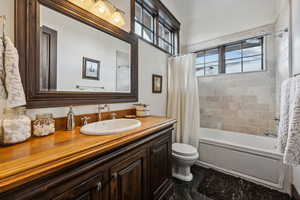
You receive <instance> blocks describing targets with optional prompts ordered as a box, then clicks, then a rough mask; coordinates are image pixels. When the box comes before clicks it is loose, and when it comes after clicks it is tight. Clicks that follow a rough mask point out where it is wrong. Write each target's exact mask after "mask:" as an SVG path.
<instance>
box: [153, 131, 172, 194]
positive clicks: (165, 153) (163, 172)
mask: <svg viewBox="0 0 300 200" xmlns="http://www.w3.org/2000/svg"><path fill="white" fill-rule="evenodd" d="M171 143H172V141H171V138H170V137H168V136H166V137H162V138H158V139H157V140H155V141H154V142H153V143H152V145H151V147H150V165H151V167H150V170H151V172H150V173H151V176H150V185H151V195H152V197H153V199H159V197H160V196H161V194H162V193H163V192H164V191H165V190H166V188H165V187H166V186H168V185H169V184H168V182H171V181H172V180H171V176H172V168H171V159H170V157H171V145H172V144H171Z"/></svg>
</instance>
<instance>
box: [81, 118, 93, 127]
mask: <svg viewBox="0 0 300 200" xmlns="http://www.w3.org/2000/svg"><path fill="white" fill-rule="evenodd" d="M89 119H91V118H90V117H88V116H84V117H81V123H82V125H83V126H85V125H87V124H88V120H89Z"/></svg>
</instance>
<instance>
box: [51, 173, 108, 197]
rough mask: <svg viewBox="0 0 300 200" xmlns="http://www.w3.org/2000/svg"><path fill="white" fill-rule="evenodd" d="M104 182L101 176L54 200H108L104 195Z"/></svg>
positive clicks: (84, 182)
mask: <svg viewBox="0 0 300 200" xmlns="http://www.w3.org/2000/svg"><path fill="white" fill-rule="evenodd" d="M102 181H103V180H102V177H101V176H95V177H92V178H90V179H88V180H86V181H83V182H82V183H80V184H79V185H78V186H76V187H74V188H71V189H69V190H68V191H66V192H64V193H63V194H61V195H59V196H58V197H56V198H54V199H53V200H106V199H104V197H103V193H102V184H103V183H102Z"/></svg>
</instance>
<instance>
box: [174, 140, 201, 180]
mask: <svg viewBox="0 0 300 200" xmlns="http://www.w3.org/2000/svg"><path fill="white" fill-rule="evenodd" d="M198 157H199V154H198V151H197V149H196V148H195V147H193V146H191V145H188V144H182V143H174V144H173V145H172V162H173V163H172V164H173V167H172V175H173V177H174V178H177V179H179V180H182V181H192V180H193V174H192V173H191V166H192V165H193V164H194V163H195V162H196V160H197V159H198Z"/></svg>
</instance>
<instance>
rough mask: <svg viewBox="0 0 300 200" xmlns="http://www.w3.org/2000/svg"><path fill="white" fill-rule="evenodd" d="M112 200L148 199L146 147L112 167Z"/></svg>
mask: <svg viewBox="0 0 300 200" xmlns="http://www.w3.org/2000/svg"><path fill="white" fill-rule="evenodd" d="M111 177H112V181H111V193H110V194H111V200H140V199H143V200H147V199H148V198H147V197H148V196H147V195H148V194H147V151H146V149H143V150H141V151H140V152H138V153H136V154H134V155H132V156H131V157H129V158H128V159H126V160H124V161H123V162H120V163H118V164H116V165H115V166H114V167H112V168H111Z"/></svg>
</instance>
